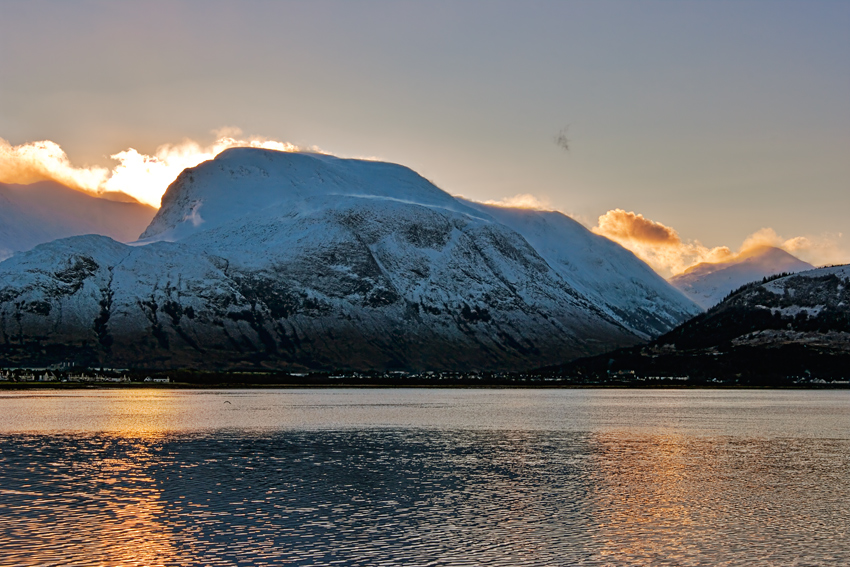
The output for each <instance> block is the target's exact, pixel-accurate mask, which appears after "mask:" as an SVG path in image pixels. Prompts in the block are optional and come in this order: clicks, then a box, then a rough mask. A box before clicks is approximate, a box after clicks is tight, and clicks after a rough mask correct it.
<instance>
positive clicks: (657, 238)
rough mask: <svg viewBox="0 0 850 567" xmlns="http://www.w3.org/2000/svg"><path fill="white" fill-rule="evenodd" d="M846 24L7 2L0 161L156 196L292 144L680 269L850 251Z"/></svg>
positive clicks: (748, 8)
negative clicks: (406, 174)
mask: <svg viewBox="0 0 850 567" xmlns="http://www.w3.org/2000/svg"><path fill="white" fill-rule="evenodd" d="M848 29H850V2H842V1H836V2H817V1H806V2H783V1H781V0H770V1H735V2H731V1H730V2H724V1H699V2H697V1H693V2H684V1H682V2H673V1H663V2H652V1H641V2H637V1H629V2H625V1H624V2H613V1H612V2H608V1H604V0H603V1H593V2H568V1H556V2H534V1H530V2H519V1H516V2H498V1H494V0H487V1H474V0H465V1H463V2H440V1H428V2H424V1H421V2H412V1H407V2H406V1H401V0H396V1H392V2H372V1H367V0H362V1H353V2H349V1H345V2H343V1H337V2H331V1H311V2H285V1H274V2H273V1H255V0H241V1H239V2H217V1H214V0H199V1H182V2H180V1H169V2H144V1H135V2H89V1H83V0H76V1H74V2H67V1H55V2H46V1H42V0H26V1H17V0H0V181H5V182H31V181H33V180H35V179H36V178H39V177H40V176H41V177H50V176H54V177H55V176H56V173H55V172H56V171H58V170H60V169H61V170H62V171H65V173H67V172H68V171H71V173H72V174H73V175H72V177H73V176H76V177H77V178H78V179H77V181H73V180H72V181H73V183H78V184H80V185H86V184H89V185H94V186H98V187H100V189H101V190H103V189H107V190H126V191H127V192H129V193H131V194H132V193H133V192H134V191H136V192H137V193H139V192H141V191H143V190H147V191H148V192H151V191H152V192H153V193H157V192H161V191H162V190H163V189H164V184H167V179H166V181H162V179H165V178H168V177H169V176H172V177H173V175H172V173H173V172H174V171H177V172H179V170H180V169H182V167H184V166H185V164H186V163H188V162H191V161H193V159H196V158H197V159H200V158H198V156H207V157H211V155H214V152H215V151H217V149H220V148H223V147H227V146H228V145H233V144H237V145H238V144H243V143H253V144H254V145H265V146H266V147H276V148H280V149H285V148H289V149H291V148H293V147H297V148H302V149H310V150H320V151H324V152H329V153H332V154H334V155H338V156H342V157H365V158H372V159H381V160H386V161H391V162H396V163H401V164H403V165H406V166H408V167H411V168H412V169H414V170H416V171H417V172H419V173H420V174H422V175H423V176H425V177H426V178H428V179H429V180H431V181H433V182H434V183H436V184H437V185H438V186H439V187H440V188H442V189H444V190H446V191H448V192H449V193H452V194H456V195H463V196H466V197H468V198H472V199H477V200H481V201H506V202H523V203H526V204H528V203H531V204H537V205H538V206H541V207H544V208H551V209H557V210H561V211H563V212H565V213H567V214H570V215H571V216H573V217H574V218H576V219H577V220H579V221H580V222H582V223H583V224H585V225H586V226H588V227H589V228H592V229H594V230H595V231H596V232H598V233H600V234H605V235H606V236H609V237H612V238H615V239H617V240H618V241H620V242H621V243H624V244H626V245H627V246H629V245H630V246H631V247H632V249H635V250H637V249H640V248H641V247H647V246H649V247H653V246H654V247H655V254H654V256H653V258H654V262H655V263H653V264H652V265H653V267H655V268H656V269H657V270H658V271H659V272H660V273H662V274H664V275H669V274H670V273H674V272H676V271H681V269H683V268H684V267H686V266H687V265H689V264H691V263H694V262H696V261H700V260H711V259H713V260H718V259H724V258H728V257H730V255H734V253H736V252H737V251H739V250H740V249H741V248H742V246H744V244H745V242H749V243H753V242H756V241H758V242H764V243H772V244H778V245H782V246H783V247H785V248H786V249H788V250H789V251H792V252H793V253H796V254H797V255H798V256H800V257H801V258H803V259H806V260H808V261H811V262H813V263H815V264H825V263H838V262H850V214H849V213H850V155H848V154H850V33H847V30H848ZM287 144H289V145H287ZM45 156H47V157H45ZM112 156H116V157H115V158H113V157H112ZM51 160H52V161H51ZM35 162H38V163H35ZM22 164H23V165H22ZM33 164H35V165H33ZM51 164H52V165H51ZM166 166H167V167H166ZM51 168H52V169H51ZM63 168H64V169H63ZM45 171H47V173H45ZM50 171H53V173H50ZM140 171H141V172H142V173H144V172H147V176H145V175H137V174H138V172H140ZM174 175H176V174H174ZM66 181H67V180H66ZM73 183H72V184H73ZM134 183H135V184H141V185H145V184H146V187H147V188H145V187H135V188H134V187H133V184H134ZM517 196H520V197H517ZM511 200H513V201H511ZM665 235H666V236H665ZM659 247H661V248H659ZM659 250H660V252H659Z"/></svg>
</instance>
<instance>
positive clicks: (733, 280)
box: [670, 246, 814, 309]
mask: <svg viewBox="0 0 850 567" xmlns="http://www.w3.org/2000/svg"><path fill="white" fill-rule="evenodd" d="M812 268H814V266H812V265H811V264H809V263H808V262H804V261H802V260H800V259H799V258H796V257H795V256H792V255H791V254H789V253H788V252H786V251H784V250H782V249H780V248H775V247H773V246H759V247H755V248H752V249H751V250H748V251H746V252H743V253H741V254H738V255H737V256H735V258H733V259H732V260H729V261H727V262H718V263H709V262H704V263H702V264H697V265H696V266H692V267H690V268H688V269H687V270H685V271H684V272H683V273H681V274H679V275H677V276H673V277H672V278H670V283H671V284H673V285H674V286H675V287H676V288H678V289H679V290H681V291H682V293H684V294H686V295H687V296H688V297H690V298H691V299H692V300H694V302H696V303H697V304H698V305H700V306H701V307H702V308H704V309H708V308H710V307H712V306H714V305H716V304H718V303H720V302H721V301H722V300H723V298H724V297H726V296H727V295H729V293H731V292H732V291H734V290H736V289H738V288H739V287H741V286H742V285H744V284H746V283H749V282H753V281H756V280H761V279H762V278H764V277H767V276H772V275H775V274H782V273H793V272H802V271H804V270H811V269H812Z"/></svg>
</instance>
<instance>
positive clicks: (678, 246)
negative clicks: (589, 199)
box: [591, 209, 734, 277]
mask: <svg viewBox="0 0 850 567" xmlns="http://www.w3.org/2000/svg"><path fill="white" fill-rule="evenodd" d="M591 230H592V231H593V232H595V233H596V234H599V235H602V236H605V237H607V238H610V239H611V240H613V241H615V242H617V243H618V244H620V245H621V246H623V247H624V248H627V249H629V250H631V251H632V252H634V253H635V255H636V256H638V257H639V258H640V259H641V260H643V261H644V262H646V263H647V264H649V265H650V266H652V269H654V270H655V271H656V272H658V273H659V274H661V275H662V276H664V277H670V276H671V275H674V274H677V273H680V272H683V271H684V270H685V269H687V268H688V267H690V266H693V265H694V264H699V263H700V262H723V261H726V260H729V259H731V258H732V257H733V256H734V254H733V252H732V251H731V250H730V249H729V248H728V247H726V246H717V247H715V248H709V247H707V246H703V245H702V244H701V243H700V242H699V241H697V240H690V241H684V240H682V238H681V237H680V236H679V233H678V232H676V230H675V229H673V228H671V227H669V226H665V225H663V224H661V223H660V222H655V221H653V220H650V219H648V218H646V217H644V216H643V215H641V214H638V213H634V212H627V211H624V210H622V209H613V210H611V211H608V212H607V213H605V214H604V215H602V216H600V217H599V221H598V224H597V225H596V226H595V227H593V228H592V229H591Z"/></svg>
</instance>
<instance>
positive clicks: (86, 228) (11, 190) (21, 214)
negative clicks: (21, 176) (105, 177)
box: [0, 181, 156, 260]
mask: <svg viewBox="0 0 850 567" xmlns="http://www.w3.org/2000/svg"><path fill="white" fill-rule="evenodd" d="M155 213H156V209H154V208H153V207H148V206H147V205H142V204H140V203H129V202H118V201H110V200H106V199H100V198H97V197H93V196H91V195H87V194H85V193H81V192H79V191H75V190H73V189H71V188H69V187H66V186H64V185H61V184H59V183H56V182H54V181H41V182H38V183H33V184H31V185H10V184H3V183H0V260H3V259H5V258H8V257H9V256H11V255H12V254H13V253H14V252H20V251H24V250H29V249H31V248H32V247H33V246H35V245H36V244H41V243H44V242H50V241H51V240H56V239H57V238H65V237H68V236H76V235H81V234H103V235H106V236H109V237H111V238H114V239H116V240H119V241H123V242H130V241H132V240H136V239H137V238H138V237H139V234H140V233H141V232H142V231H143V230H144V229H145V227H146V226H147V225H148V224H149V223H150V221H151V219H152V218H153V216H154V214H155Z"/></svg>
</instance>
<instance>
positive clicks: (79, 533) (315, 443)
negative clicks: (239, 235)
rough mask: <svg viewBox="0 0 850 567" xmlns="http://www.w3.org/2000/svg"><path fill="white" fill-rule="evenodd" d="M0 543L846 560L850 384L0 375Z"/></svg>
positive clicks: (60, 560) (421, 557)
mask: <svg viewBox="0 0 850 567" xmlns="http://www.w3.org/2000/svg"><path fill="white" fill-rule="evenodd" d="M0 416H2V420H0V519H1V520H2V522H0V563H3V564H12V565H54V564H67V565H92V564H125V565H233V564H239V565H280V564H292V565H382V564H383V565H624V564H632V565H641V564H646V565H650V564H651V565H752V564H762V565H823V564H850V545H848V543H847V536H848V534H847V526H848V525H850V510H848V509H850V507H848V506H847V502H850V475H848V473H847V471H848V470H850V392H847V391H738V390H735V391H726V390H486V389H483V390H439V389H411V390H404V389H389V390H383V389H351V390H344V389H338V390H238V391H234V390H227V391H222V390H218V391H179V390H97V391H80V390H77V391H71V392H67V391H56V392H41V391H40V392H11V393H3V394H2V395H0Z"/></svg>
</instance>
